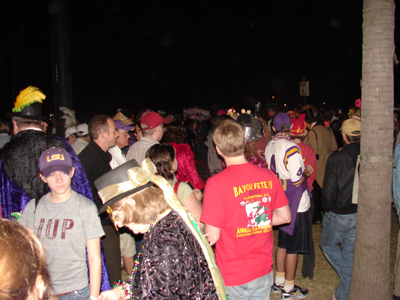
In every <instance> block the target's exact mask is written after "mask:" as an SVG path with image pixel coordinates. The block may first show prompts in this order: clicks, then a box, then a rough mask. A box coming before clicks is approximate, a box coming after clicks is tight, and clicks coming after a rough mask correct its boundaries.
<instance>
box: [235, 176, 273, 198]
mask: <svg viewBox="0 0 400 300" xmlns="http://www.w3.org/2000/svg"><path fill="white" fill-rule="evenodd" d="M253 189H270V190H272V180H269V181H268V182H267V181H260V182H255V183H250V184H242V185H240V186H234V187H233V192H234V193H235V197H237V196H239V195H241V194H243V193H245V192H248V191H252V190H253Z"/></svg>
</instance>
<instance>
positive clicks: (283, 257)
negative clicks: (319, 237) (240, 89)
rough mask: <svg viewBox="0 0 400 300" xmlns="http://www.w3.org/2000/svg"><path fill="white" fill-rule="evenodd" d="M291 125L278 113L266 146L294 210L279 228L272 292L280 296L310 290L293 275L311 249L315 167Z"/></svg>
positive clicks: (271, 165) (290, 296) (302, 295)
mask: <svg viewBox="0 0 400 300" xmlns="http://www.w3.org/2000/svg"><path fill="white" fill-rule="evenodd" d="M291 126H292V122H291V120H290V117H289V115H288V114H287V113H284V112H280V113H277V114H276V115H275V116H274V119H273V126H272V129H273V130H274V131H275V132H276V134H275V136H274V137H273V138H272V140H271V141H270V142H269V143H268V145H267V147H266V148H265V159H266V161H267V163H268V167H269V168H270V169H271V170H272V171H273V172H274V173H275V175H276V176H277V177H278V178H279V179H280V181H281V184H282V187H283V189H284V191H285V193H286V196H287V198H288V200H289V206H290V211H291V214H292V220H291V223H290V224H289V225H284V226H281V227H280V228H279V234H278V249H277V250H276V257H275V262H276V276H275V283H274V286H273V288H272V292H273V293H280V294H281V299H304V298H306V297H308V296H309V294H310V293H309V291H308V290H306V289H302V288H300V287H299V286H297V285H295V284H294V279H295V276H296V267H297V259H298V254H299V253H309V251H310V238H311V236H310V228H309V226H308V224H309V221H308V209H309V208H310V197H309V194H308V188H307V177H308V176H309V175H310V174H311V173H312V172H313V170H312V168H310V167H308V166H307V167H308V168H305V167H304V163H303V158H302V156H301V151H300V149H299V147H298V146H297V145H296V144H295V143H294V142H293V141H292V140H291V139H290V128H291Z"/></svg>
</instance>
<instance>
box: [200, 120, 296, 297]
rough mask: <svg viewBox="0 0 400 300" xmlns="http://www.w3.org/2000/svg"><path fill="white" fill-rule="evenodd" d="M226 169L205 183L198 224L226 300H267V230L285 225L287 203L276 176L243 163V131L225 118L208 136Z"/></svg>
mask: <svg viewBox="0 0 400 300" xmlns="http://www.w3.org/2000/svg"><path fill="white" fill-rule="evenodd" d="M213 140H214V143H215V145H216V150H217V152H218V154H220V155H221V156H222V158H223V159H224V161H225V164H226V166H227V167H226V169H225V170H223V171H222V172H220V173H218V174H216V175H214V176H212V177H211V178H210V179H208V180H207V184H206V188H205V191H204V203H203V211H202V214H201V219H200V221H201V222H202V223H204V224H205V225H204V233H206V238H207V240H208V242H209V243H210V244H212V245H213V244H216V252H215V257H216V263H217V265H218V268H219V270H220V272H221V275H222V278H223V280H224V282H225V285H226V286H227V290H228V293H229V299H231V300H235V299H270V292H271V285H272V282H273V268H272V265H273V259H272V255H273V232H272V226H277V225H281V224H286V223H288V222H290V210H289V206H288V200H287V198H286V196H285V193H284V192H283V190H282V187H281V184H280V182H279V180H278V179H277V178H276V176H275V175H274V174H273V173H272V172H271V171H270V170H268V169H266V168H260V167H258V166H255V165H253V164H251V163H249V162H248V161H247V160H246V158H245V155H244V151H245V146H246V140H245V131H244V129H243V127H242V126H241V125H240V124H239V123H238V122H237V121H235V120H233V119H231V118H229V119H226V120H222V121H221V122H220V123H219V124H218V126H217V127H216V128H215V130H214V132H213Z"/></svg>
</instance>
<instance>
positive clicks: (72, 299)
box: [58, 285, 90, 300]
mask: <svg viewBox="0 0 400 300" xmlns="http://www.w3.org/2000/svg"><path fill="white" fill-rule="evenodd" d="M82 299H85V300H89V299H90V285H88V286H87V287H85V288H83V289H81V290H79V291H75V292H72V293H69V294H67V295H64V296H62V297H60V298H58V300H82Z"/></svg>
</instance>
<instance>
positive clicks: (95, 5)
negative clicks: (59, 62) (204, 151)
mask: <svg viewBox="0 0 400 300" xmlns="http://www.w3.org/2000/svg"><path fill="white" fill-rule="evenodd" d="M2 3H3V2H2ZM362 5H363V3H362V1H353V0H351V1H349V0H335V1H329V0H327V1H267V0H261V1H252V0H247V1H172V0H164V1H161V0H160V1H156V0H148V1H134V0H130V1H123V0H120V1H105V0H79V1H77V0H75V1H69V22H70V43H71V49H70V50H71V68H72V82H73V103H74V109H75V110H76V114H77V118H78V119H79V120H81V121H87V120H88V119H89V118H90V117H91V116H92V115H94V114H96V113H107V114H110V115H113V114H114V113H115V112H116V110H117V108H120V107H123V108H129V109H131V110H132V111H133V112H134V113H136V112H137V111H138V110H140V109H141V108H143V107H151V108H153V109H155V110H158V109H163V110H164V111H166V110H169V109H174V110H175V112H176V113H180V112H181V111H182V109H183V108H188V107H193V106H199V107H202V108H205V109H209V110H211V111H215V110H216V109H218V108H230V107H233V106H234V107H235V108H236V109H239V110H240V109H241V108H243V107H245V108H251V109H252V108H253V107H254V104H255V103H256V102H258V101H261V103H262V104H263V105H264V107H265V104H266V103H267V102H272V101H274V102H277V103H278V104H279V105H281V106H283V104H287V105H288V106H289V107H291V108H292V107H294V106H297V105H299V104H301V103H303V98H301V97H300V96H299V82H300V81H301V80H302V78H303V76H305V77H306V80H308V81H309V82H310V97H307V102H308V103H311V104H313V105H316V106H318V107H322V106H324V105H323V103H325V107H327V108H330V107H334V108H342V109H344V110H345V111H347V110H348V108H349V106H350V105H354V101H355V100H356V99H357V98H359V97H360V96H361V88H360V79H361V63H362ZM0 9H1V16H2V18H1V23H2V30H1V36H0V37H1V44H0V47H1V48H0V51H1V52H0V90H1V92H2V93H1V95H2V113H4V112H8V111H10V110H11V108H12V107H13V102H14V101H15V97H16V95H18V93H19V91H20V90H22V89H24V88H25V87H26V86H28V85H34V86H38V87H40V88H41V89H42V90H43V92H44V93H45V94H46V95H47V99H46V100H45V101H44V109H45V111H47V112H51V111H54V109H55V108H54V92H53V75H52V53H51V34H50V26H51V22H50V11H51V10H52V8H49V2H48V1H32V0H16V1H8V2H5V3H3V4H1V5H0ZM396 36H397V34H396ZM396 72H397V70H395V74H396ZM396 86H397V81H396ZM273 96H274V99H273V98H272V97H273Z"/></svg>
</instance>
